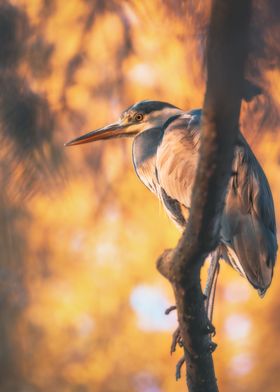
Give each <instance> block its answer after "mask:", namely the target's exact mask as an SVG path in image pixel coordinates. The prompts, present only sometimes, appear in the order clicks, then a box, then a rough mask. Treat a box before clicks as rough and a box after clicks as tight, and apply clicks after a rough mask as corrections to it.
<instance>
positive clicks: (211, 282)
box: [204, 249, 220, 326]
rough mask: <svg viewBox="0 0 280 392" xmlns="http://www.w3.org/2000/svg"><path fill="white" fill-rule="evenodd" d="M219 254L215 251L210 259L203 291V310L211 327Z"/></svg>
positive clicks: (218, 269)
mask: <svg viewBox="0 0 280 392" xmlns="http://www.w3.org/2000/svg"><path fill="white" fill-rule="evenodd" d="M219 259H220V252H219V249H217V250H216V251H215V252H214V254H213V256H212V257H211V261H210V267H209V269H208V277H207V282H206V286H205V290H204V296H205V310H206V312H207V316H208V319H209V321H210V324H211V326H212V318H213V308H214V300H215V293H216V286H217V279H218V275H219V271H220V263H219Z"/></svg>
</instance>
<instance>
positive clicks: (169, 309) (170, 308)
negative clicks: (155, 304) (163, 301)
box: [164, 305, 177, 316]
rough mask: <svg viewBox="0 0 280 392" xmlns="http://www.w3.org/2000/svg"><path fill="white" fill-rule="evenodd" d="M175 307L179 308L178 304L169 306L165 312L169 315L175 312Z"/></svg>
mask: <svg viewBox="0 0 280 392" xmlns="http://www.w3.org/2000/svg"><path fill="white" fill-rule="evenodd" d="M175 309H177V306H176V305H172V306H169V308H167V309H165V312H164V314H166V315H167V316H168V315H169V313H171V312H173V310H175Z"/></svg>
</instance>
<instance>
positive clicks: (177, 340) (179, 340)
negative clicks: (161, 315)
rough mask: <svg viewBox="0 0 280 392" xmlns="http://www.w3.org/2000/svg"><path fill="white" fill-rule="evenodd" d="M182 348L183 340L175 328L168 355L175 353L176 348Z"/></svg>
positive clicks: (178, 329)
mask: <svg viewBox="0 0 280 392" xmlns="http://www.w3.org/2000/svg"><path fill="white" fill-rule="evenodd" d="M177 344H178V346H179V347H183V339H182V338H181V334H180V328H179V327H178V328H176V329H175V331H174V332H173V335H172V342H171V347H170V354H171V355H172V354H173V353H174V352H175V351H176V346H177Z"/></svg>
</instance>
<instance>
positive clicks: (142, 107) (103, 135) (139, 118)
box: [65, 101, 181, 146]
mask: <svg viewBox="0 0 280 392" xmlns="http://www.w3.org/2000/svg"><path fill="white" fill-rule="evenodd" d="M180 113H181V110H180V109H178V108H177V107H176V106H173V105H171V104H169V103H166V102H160V101H141V102H138V103H136V104H135V105H132V106H130V107H129V108H128V109H126V110H125V111H124V112H123V113H122V114H121V116H120V118H119V119H118V121H117V122H115V123H113V124H110V125H107V126H106V127H104V128H99V129H96V130H95V131H91V132H89V133H86V134H85V135H83V136H80V137H78V138H76V139H74V140H71V141H70V142H68V143H66V144H65V145H66V146H74V145H77V144H83V143H89V142H94V141H96V140H105V139H113V138H117V137H129V136H135V135H137V134H138V133H140V132H143V131H145V130H147V129H151V128H158V127H161V126H163V125H164V124H165V123H166V121H167V120H168V119H169V118H170V117H173V116H175V115H178V114H180Z"/></svg>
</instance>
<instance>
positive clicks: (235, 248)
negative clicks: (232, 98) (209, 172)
mask: <svg viewBox="0 0 280 392" xmlns="http://www.w3.org/2000/svg"><path fill="white" fill-rule="evenodd" d="M221 236H222V240H223V242H224V243H225V244H226V245H227V247H228V250H229V252H228V255H229V259H230V262H231V264H232V265H233V267H235V268H236V269H237V270H239V271H240V272H241V273H242V274H243V275H245V276H246V277H247V278H248V280H249V281H250V282H251V283H252V285H253V286H254V287H255V288H257V289H259V291H260V294H263V293H265V290H266V289H267V288H268V287H269V285H270V283H271V280H272V276H273V267H274V264H275V260H276V252H277V239H276V224H275V212H274V204H273V199H272V194H271V191H270V187H269V184H268V181H267V179H266V176H265V174H264V172H263V170H262V168H261V166H260V164H259V163H258V161H257V159H256V157H255V156H254V154H253V152H252V150H251V149H250V147H249V145H248V144H247V142H246V140H245V139H244V137H243V136H242V135H241V134H240V137H239V142H238V146H237V147H236V150H235V157H234V163H233V175H232V180H231V182H230V184H229V189H228V193H227V197H226V204H225V209H224V214H223V220H222V229H221Z"/></svg>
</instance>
